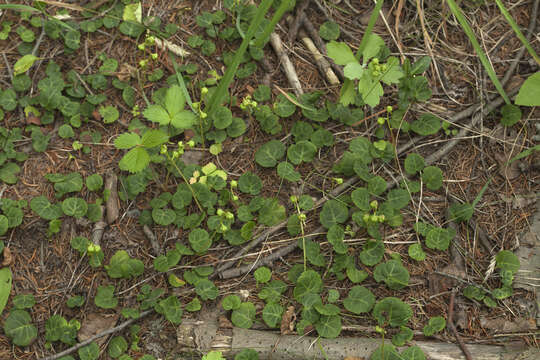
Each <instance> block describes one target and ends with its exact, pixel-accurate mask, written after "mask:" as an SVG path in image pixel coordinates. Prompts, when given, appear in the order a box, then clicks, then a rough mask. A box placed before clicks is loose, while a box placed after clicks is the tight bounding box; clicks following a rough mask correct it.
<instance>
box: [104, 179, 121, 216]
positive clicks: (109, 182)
mask: <svg viewBox="0 0 540 360" xmlns="http://www.w3.org/2000/svg"><path fill="white" fill-rule="evenodd" d="M105 192H106V193H108V197H107V201H106V202H105V207H106V209H107V224H109V225H110V224H112V223H113V222H115V221H116V219H118V215H119V210H118V202H119V200H118V177H117V176H116V174H115V173H114V172H112V171H110V172H108V173H107V177H106V179H105Z"/></svg>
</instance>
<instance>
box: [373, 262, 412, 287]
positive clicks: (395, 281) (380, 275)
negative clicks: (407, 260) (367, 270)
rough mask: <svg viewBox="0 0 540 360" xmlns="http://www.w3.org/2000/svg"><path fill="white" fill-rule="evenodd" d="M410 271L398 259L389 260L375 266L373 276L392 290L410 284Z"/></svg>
mask: <svg viewBox="0 0 540 360" xmlns="http://www.w3.org/2000/svg"><path fill="white" fill-rule="evenodd" d="M409 277H410V275H409V272H408V271H407V269H406V268H405V267H404V266H403V265H402V264H401V262H399V261H397V260H388V261H387V262H385V263H383V264H379V265H377V266H376V267H375V271H374V272H373V278H374V279H375V281H377V282H381V281H384V283H385V284H386V285H387V286H388V287H389V288H390V289H392V290H399V289H402V288H404V287H405V286H407V285H409Z"/></svg>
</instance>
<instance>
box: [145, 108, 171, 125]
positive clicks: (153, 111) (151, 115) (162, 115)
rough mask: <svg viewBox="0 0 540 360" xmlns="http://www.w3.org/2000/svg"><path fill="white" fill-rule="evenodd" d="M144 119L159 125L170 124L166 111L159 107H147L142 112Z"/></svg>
mask: <svg viewBox="0 0 540 360" xmlns="http://www.w3.org/2000/svg"><path fill="white" fill-rule="evenodd" d="M143 115H144V117H145V118H147V119H148V120H150V121H152V122H156V123H158V124H160V125H168V124H169V123H170V122H171V117H170V116H169V113H168V112H167V110H165V109H164V108H163V107H161V106H159V105H149V106H148V107H147V108H146V109H144V111H143Z"/></svg>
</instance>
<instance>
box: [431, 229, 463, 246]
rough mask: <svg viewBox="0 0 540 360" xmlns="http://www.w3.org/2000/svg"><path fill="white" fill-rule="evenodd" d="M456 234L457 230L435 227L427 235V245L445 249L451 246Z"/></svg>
mask: <svg viewBox="0 0 540 360" xmlns="http://www.w3.org/2000/svg"><path fill="white" fill-rule="evenodd" d="M454 236H456V232H455V230H453V229H451V228H449V229H443V228H439V227H433V228H432V229H430V230H429V231H428V233H427V235H426V246H427V247H428V248H430V249H437V250H441V251H445V250H446V249H448V247H449V246H450V241H451V240H452V239H453V238H454Z"/></svg>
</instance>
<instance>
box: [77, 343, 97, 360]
mask: <svg viewBox="0 0 540 360" xmlns="http://www.w3.org/2000/svg"><path fill="white" fill-rule="evenodd" d="M77 354H79V358H80V359H81V360H97V359H98V358H99V346H98V345H97V344H96V343H95V342H92V343H90V344H89V345H86V346H84V347H82V348H80V349H79V350H77Z"/></svg>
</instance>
